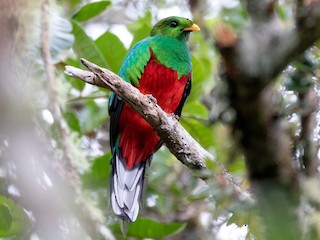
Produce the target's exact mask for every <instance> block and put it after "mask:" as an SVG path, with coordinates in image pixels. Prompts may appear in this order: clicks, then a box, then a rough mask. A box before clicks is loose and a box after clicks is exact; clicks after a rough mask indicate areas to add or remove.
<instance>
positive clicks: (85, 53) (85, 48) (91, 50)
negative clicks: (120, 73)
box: [71, 20, 109, 68]
mask: <svg viewBox="0 0 320 240" xmlns="http://www.w3.org/2000/svg"><path fill="white" fill-rule="evenodd" d="M71 22H72V27H73V30H72V33H73V34H74V37H75V40H74V43H73V50H74V51H75V52H76V54H77V55H78V57H82V58H85V59H87V60H89V61H90V62H93V63H95V64H97V65H99V66H100V67H107V68H109V65H108V63H107V61H106V60H105V58H104V57H103V55H102V53H101V52H100V51H99V49H98V47H97V45H96V44H95V42H94V41H93V40H92V39H91V38H90V37H89V36H88V35H87V34H86V33H85V31H84V30H83V28H82V27H81V26H80V24H79V23H78V22H77V21H74V20H72V21H71Z"/></svg>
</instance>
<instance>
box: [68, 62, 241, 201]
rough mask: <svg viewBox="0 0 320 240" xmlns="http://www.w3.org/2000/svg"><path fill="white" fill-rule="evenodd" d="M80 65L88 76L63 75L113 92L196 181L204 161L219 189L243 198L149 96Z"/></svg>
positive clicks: (108, 74)
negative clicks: (153, 132)
mask: <svg viewBox="0 0 320 240" xmlns="http://www.w3.org/2000/svg"><path fill="white" fill-rule="evenodd" d="M81 62H82V63H83V64H84V65H85V66H86V67H87V68H88V69H89V70H90V71H91V72H89V71H84V70H81V69H79V68H75V67H72V66H66V70H65V74H67V75H69V76H72V77H76V78H78V79H81V80H83V81H85V82H87V83H89V84H92V85H96V86H99V87H103V88H107V89H109V90H111V91H113V92H115V93H116V94H117V95H118V96H120V97H121V99H123V100H124V101H125V102H126V103H128V104H129V105H130V106H131V107H132V108H133V109H134V110H135V111H136V112H137V113H139V114H140V115H141V116H142V117H143V118H144V119H145V120H146V121H147V122H148V123H149V124H150V125H151V126H152V127H153V129H154V131H155V132H156V133H157V134H158V135H159V136H160V137H161V139H162V140H163V142H164V143H165V144H166V146H167V147H168V149H169V150H170V152H171V153H172V154H173V155H175V156H176V158H177V159H178V160H179V161H181V162H182V163H183V164H184V165H186V166H187V167H188V168H190V169H193V170H196V173H198V174H199V177H200V178H202V179H207V178H209V177H210V176H209V175H208V171H207V168H206V161H211V162H212V161H213V162H214V163H215V164H216V166H217V167H218V168H220V169H221V172H222V174H218V175H216V176H215V178H216V179H217V180H218V182H219V183H220V185H221V186H224V187H226V186H229V187H230V186H231V187H232V188H233V189H234V193H235V194H236V195H237V196H240V195H243V193H242V192H241V189H240V187H239V186H238V185H237V183H236V181H235V180H234V179H233V177H232V176H231V175H230V174H228V172H227V171H226V170H225V168H224V167H223V165H222V164H221V163H219V162H217V161H216V160H215V159H214V157H213V155H212V154H210V153H209V152H207V151H206V150H205V149H204V148H202V147H201V146H200V144H199V143H198V142H197V141H195V140H194V139H193V138H192V137H191V136H190V134H189V133H188V132H187V131H186V130H185V129H184V128H183V127H182V126H181V125H180V124H179V122H178V120H177V118H176V116H175V115H173V114H167V113H166V112H164V111H163V110H162V109H161V107H160V106H159V105H157V103H156V99H154V98H153V97H152V96H151V95H143V94H142V93H141V92H140V91H139V90H138V89H137V88H135V87H133V86H132V85H131V84H129V83H127V82H125V81H124V80H123V79H122V78H120V77H119V76H118V75H116V74H115V73H113V72H111V71H109V70H108V69H105V68H101V67H99V66H97V65H95V64H93V63H91V62H89V61H87V60H85V59H81ZM221 175H222V176H221ZM246 197H247V196H246Z"/></svg>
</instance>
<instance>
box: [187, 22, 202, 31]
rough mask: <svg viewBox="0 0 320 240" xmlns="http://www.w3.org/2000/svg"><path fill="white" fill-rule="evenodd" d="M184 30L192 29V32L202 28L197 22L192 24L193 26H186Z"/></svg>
mask: <svg viewBox="0 0 320 240" xmlns="http://www.w3.org/2000/svg"><path fill="white" fill-rule="evenodd" d="M183 31H190V32H193V31H195V32H196V31H200V28H199V26H198V25H197V24H195V23H194V24H192V26H191V27H187V28H184V29H183Z"/></svg>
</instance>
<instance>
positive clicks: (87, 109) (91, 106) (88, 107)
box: [79, 99, 108, 133]
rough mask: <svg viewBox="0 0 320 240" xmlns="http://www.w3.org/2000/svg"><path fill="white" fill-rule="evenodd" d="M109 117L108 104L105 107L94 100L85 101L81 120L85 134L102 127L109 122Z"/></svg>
mask: <svg viewBox="0 0 320 240" xmlns="http://www.w3.org/2000/svg"><path fill="white" fill-rule="evenodd" d="M107 117H108V103H107V101H106V103H105V106H103V104H102V106H101V105H98V104H97V103H96V102H95V101H94V100H92V99H89V100H86V101H85V106H84V109H83V110H82V111H81V112H80V115H79V120H80V126H81V130H82V132H83V133H88V132H90V131H92V130H94V129H95V128H98V127H100V126H101V124H102V123H104V122H105V121H107Z"/></svg>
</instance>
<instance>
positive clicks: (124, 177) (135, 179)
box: [110, 150, 147, 222]
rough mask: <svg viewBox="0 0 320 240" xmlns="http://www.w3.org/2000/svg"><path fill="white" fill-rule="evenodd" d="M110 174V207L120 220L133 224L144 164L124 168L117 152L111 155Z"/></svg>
mask: <svg viewBox="0 0 320 240" xmlns="http://www.w3.org/2000/svg"><path fill="white" fill-rule="evenodd" d="M111 162H112V172H111V179H110V180H111V205H112V209H113V211H114V213H115V214H116V215H117V216H118V217H119V218H121V219H123V220H126V221H128V222H134V221H135V220H136V219H137V216H138V213H139V203H140V198H141V194H142V189H143V182H144V174H145V167H146V162H147V161H144V162H141V163H140V164H138V165H135V166H133V168H132V169H128V168H127V167H126V162H125V160H124V159H123V157H122V156H121V152H120V151H119V150H115V153H114V154H113V158H112V160H111Z"/></svg>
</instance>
